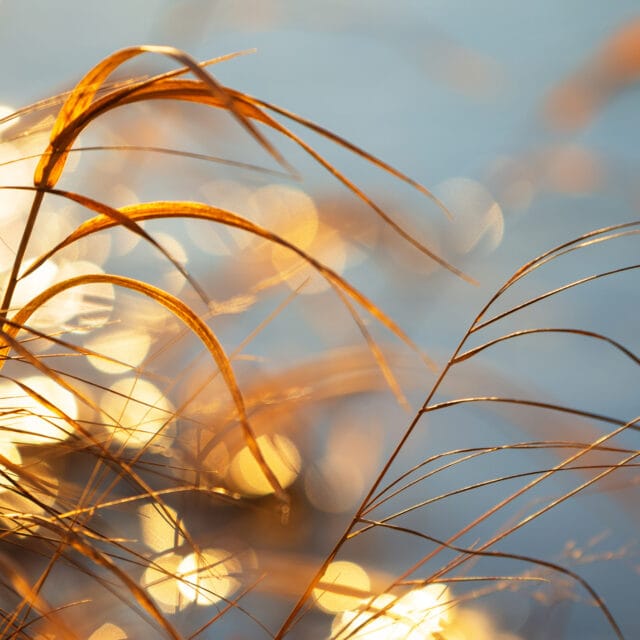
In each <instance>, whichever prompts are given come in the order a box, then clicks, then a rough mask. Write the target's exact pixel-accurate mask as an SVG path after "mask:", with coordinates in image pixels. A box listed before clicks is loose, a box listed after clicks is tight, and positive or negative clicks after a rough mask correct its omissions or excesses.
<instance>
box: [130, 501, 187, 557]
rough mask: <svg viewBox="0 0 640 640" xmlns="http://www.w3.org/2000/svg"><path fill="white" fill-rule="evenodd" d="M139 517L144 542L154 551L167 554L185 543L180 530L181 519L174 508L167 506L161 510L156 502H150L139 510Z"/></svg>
mask: <svg viewBox="0 0 640 640" xmlns="http://www.w3.org/2000/svg"><path fill="white" fill-rule="evenodd" d="M138 515H139V517H140V533H141V535H142V541H143V542H144V544H145V546H147V547H148V548H149V549H151V550H152V551H155V552H156V553H166V552H168V551H170V550H172V549H176V548H178V547H180V546H181V545H182V544H183V543H184V536H183V535H182V533H181V532H180V529H179V528H178V525H179V523H180V518H179V517H178V513H177V511H176V510H175V509H173V508H172V507H169V506H167V505H165V506H164V508H162V509H161V508H160V506H159V505H158V504H156V503H155V502H150V503H148V504H145V505H143V506H142V507H140V509H138Z"/></svg>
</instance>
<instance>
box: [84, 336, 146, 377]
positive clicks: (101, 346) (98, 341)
mask: <svg viewBox="0 0 640 640" xmlns="http://www.w3.org/2000/svg"><path fill="white" fill-rule="evenodd" d="M84 346H85V347H86V348H87V349H89V350H91V351H95V352H96V353H99V354H103V355H105V356H107V357H106V358H100V357H98V356H87V360H88V361H89V362H90V363H91V365H92V366H93V367H95V368H96V369H97V370H98V371H102V372H103V373H109V374H112V375H116V374H119V373H125V372H127V371H131V369H135V368H136V367H138V366H140V364H141V363H142V361H143V360H144V359H145V357H146V355H147V354H148V353H149V348H150V346H151V336H150V335H149V334H148V333H145V332H144V331H143V330H141V329H138V330H135V329H129V328H110V329H107V330H105V331H103V332H101V333H100V334H98V335H95V336H94V335H92V336H91V337H90V338H89V339H88V340H87V341H86V342H85V343H84ZM114 360H119V361H120V362H122V363H123V364H120V362H114Z"/></svg>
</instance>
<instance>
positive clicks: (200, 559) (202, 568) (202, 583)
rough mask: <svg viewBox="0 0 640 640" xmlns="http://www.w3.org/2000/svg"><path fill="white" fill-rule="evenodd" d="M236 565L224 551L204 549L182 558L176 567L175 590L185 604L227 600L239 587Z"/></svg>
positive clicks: (204, 604) (209, 603)
mask: <svg viewBox="0 0 640 640" xmlns="http://www.w3.org/2000/svg"><path fill="white" fill-rule="evenodd" d="M241 569H242V567H241V565H240V562H239V561H238V560H237V559H236V558H235V557H234V556H233V555H232V554H230V553H229V552H228V551H225V550H224V549H204V550H202V551H199V552H194V553H190V554H189V555H187V556H185V557H184V558H183V560H182V562H180V565H179V566H178V571H179V573H180V576H181V578H182V579H181V580H180V582H178V589H180V592H181V593H182V595H183V596H184V597H185V598H186V599H187V600H188V601H189V602H195V604H198V605H203V606H206V605H211V604H215V603H216V602H219V601H221V600H225V599H227V598H229V596H231V595H232V594H233V593H234V592H235V591H236V590H237V589H238V587H239V586H240V581H239V580H238V579H237V576H239V575H240V572H241Z"/></svg>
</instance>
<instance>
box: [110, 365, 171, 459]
mask: <svg viewBox="0 0 640 640" xmlns="http://www.w3.org/2000/svg"><path fill="white" fill-rule="evenodd" d="M101 407H102V409H103V411H104V415H105V416H106V420H107V424H108V425H109V430H110V432H111V435H112V438H113V440H114V441H115V442H117V443H119V444H121V445H123V446H125V447H148V446H151V448H152V449H153V450H155V451H157V452H158V453H162V452H163V451H166V448H167V447H169V446H170V443H171V437H172V436H171V432H172V430H173V422H174V420H173V412H174V407H173V405H172V404H171V402H170V401H169V400H168V399H167V398H166V397H165V395H164V394H163V393H162V391H160V389H158V387H156V386H155V385H154V384H152V383H151V382H148V381H147V380H142V379H139V378H135V377H127V378H122V379H121V380H118V381H117V382H115V383H114V384H112V385H111V391H110V392H105V393H104V394H103V396H102V402H101ZM107 416H111V419H113V420H115V421H116V422H115V423H113V422H110V421H109V418H108V417H107Z"/></svg>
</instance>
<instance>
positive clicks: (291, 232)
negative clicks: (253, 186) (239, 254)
mask: <svg viewBox="0 0 640 640" xmlns="http://www.w3.org/2000/svg"><path fill="white" fill-rule="evenodd" d="M250 202H251V204H252V205H253V207H254V208H255V210H256V211H257V217H256V219H255V220H254V222H256V223H258V224H259V225H260V226H262V227H265V228H266V229H268V230H269V231H272V232H273V233H275V234H276V235H278V236H280V237H281V238H284V239H285V240H287V241H288V242H290V243H291V244H294V245H295V246H296V247H299V248H300V249H306V248H308V247H309V246H310V245H311V243H312V242H313V240H314V238H315V237H316V234H317V233H318V228H319V224H320V223H319V220H318V209H317V208H316V205H315V203H314V202H313V200H312V199H311V198H310V197H309V196H308V195H307V194H306V193H305V192H304V191H302V190H301V189H296V188H295V187H290V186H285V185H280V184H271V185H268V186H266V187H261V188H260V189H257V190H256V191H255V192H254V193H253V195H252V197H251V199H250ZM283 252H286V253H289V251H288V250H287V249H284V248H282V247H276V246H274V247H273V255H274V256H277V255H279V254H281V253H283Z"/></svg>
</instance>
